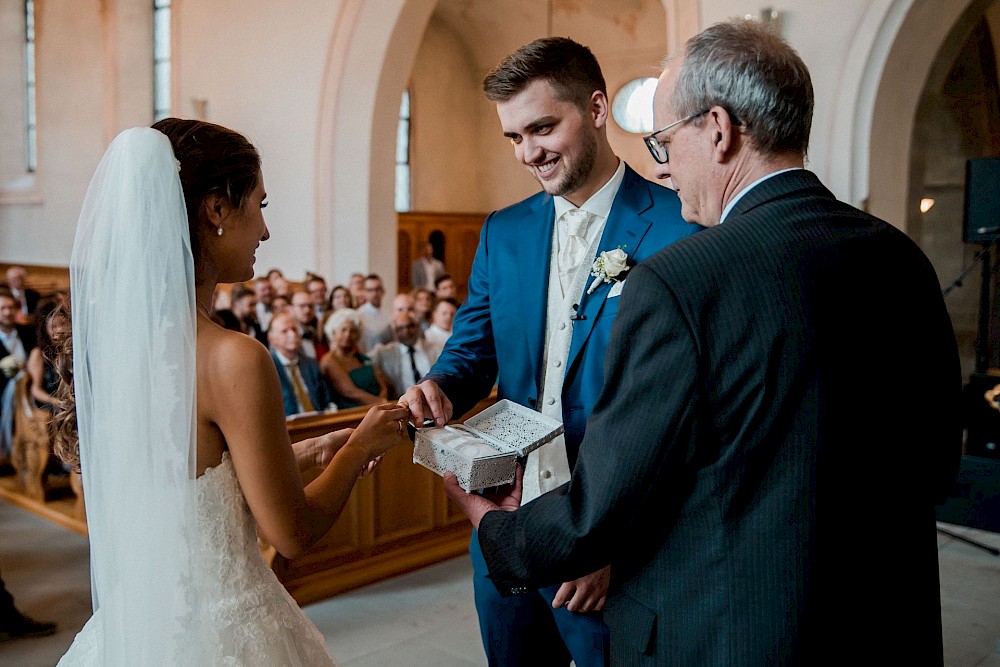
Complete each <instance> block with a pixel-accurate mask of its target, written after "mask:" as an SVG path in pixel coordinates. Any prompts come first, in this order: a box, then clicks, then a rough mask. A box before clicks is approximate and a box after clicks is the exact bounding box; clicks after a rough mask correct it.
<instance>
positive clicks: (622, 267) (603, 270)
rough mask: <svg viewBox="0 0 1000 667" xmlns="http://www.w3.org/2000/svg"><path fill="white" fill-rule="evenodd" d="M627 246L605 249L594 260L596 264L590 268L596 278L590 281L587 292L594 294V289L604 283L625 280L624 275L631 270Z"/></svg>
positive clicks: (591, 273)
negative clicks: (626, 251) (626, 250)
mask: <svg viewBox="0 0 1000 667" xmlns="http://www.w3.org/2000/svg"><path fill="white" fill-rule="evenodd" d="M624 248H625V246H618V247H617V248H615V249H614V250H605V251H604V252H602V253H601V254H599V255H598V256H597V259H595V260H594V266H592V267H591V269H590V275H592V276H594V278H596V280H594V282H592V283H590V287H589V288H587V294H593V293H594V290H596V289H597V288H598V287H600V286H601V285H603V284H604V283H610V282H619V281H622V280H624V278H623V277H622V275H623V274H624V273H625V272H626V271H628V270H629V268H630V267H629V265H628V254H626V253H625V250H624Z"/></svg>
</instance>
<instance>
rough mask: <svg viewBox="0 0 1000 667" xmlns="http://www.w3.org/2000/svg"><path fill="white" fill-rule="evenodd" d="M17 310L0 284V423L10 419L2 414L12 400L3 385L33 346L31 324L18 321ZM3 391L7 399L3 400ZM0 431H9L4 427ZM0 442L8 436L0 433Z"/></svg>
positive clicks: (8, 407)
mask: <svg viewBox="0 0 1000 667" xmlns="http://www.w3.org/2000/svg"><path fill="white" fill-rule="evenodd" d="M20 312H21V310H20V305H19V304H18V302H17V299H15V298H14V295H13V294H11V293H10V291H9V290H8V289H6V288H4V287H0V424H10V423H11V422H10V414H8V415H7V420H4V418H3V417H4V413H5V412H8V411H9V410H10V409H11V406H12V404H13V394H11V393H7V392H6V389H7V385H8V383H9V382H10V381H11V380H12V379H13V378H14V376H15V375H17V372H18V371H19V370H20V369H22V368H24V364H25V362H26V361H27V360H28V354H29V353H30V352H31V350H32V349H34V347H35V327H33V326H29V325H27V324H18V323H17V318H18V313H20ZM5 393H6V395H7V398H8V401H4V400H3V398H4V396H5ZM4 434H5V435H6V436H9V435H10V433H8V432H7V431H6V429H5V430H4ZM0 443H2V444H3V446H4V448H6V447H7V446H8V445H9V443H8V438H7V437H2V436H0ZM4 454H6V452H0V455H4Z"/></svg>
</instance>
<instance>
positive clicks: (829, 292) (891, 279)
mask: <svg viewBox="0 0 1000 667" xmlns="http://www.w3.org/2000/svg"><path fill="white" fill-rule="evenodd" d="M608 349H609V353H608V359H607V367H606V380H605V386H604V390H603V391H602V393H601V396H600V398H599V400H598V403H597V405H596V406H595V409H594V413H593V414H592V416H591V418H590V420H589V422H588V424H587V430H586V436H585V438H584V441H583V443H582V445H581V448H580V455H579V460H578V463H577V465H576V467H575V469H574V471H573V480H572V481H571V482H570V483H569V484H568V485H566V486H564V487H561V488H560V489H557V490H556V491H553V492H552V493H550V494H548V495H546V496H543V497H542V498H539V499H538V500H536V501H534V502H533V503H531V504H529V505H527V506H525V507H523V508H521V509H520V510H519V511H517V512H514V513H507V512H491V513H489V514H487V515H486V516H485V517H484V519H483V522H482V524H481V525H480V532H479V535H480V542H481V544H482V546H483V551H484V553H485V556H486V560H487V562H488V564H489V567H490V572H491V576H492V577H493V579H494V581H495V582H496V583H497V585H498V587H499V588H501V590H504V589H509V588H510V587H514V586H520V585H529V586H538V585H542V584H549V583H554V582H558V581H566V580H567V579H569V578H571V577H574V576H577V575H581V574H583V573H586V572H590V571H592V570H594V569H596V568H597V567H599V566H600V565H601V564H603V563H606V562H608V561H610V562H612V565H613V567H612V590H611V592H610V594H609V599H608V607H607V610H606V613H605V620H606V622H607V623H608V625H609V626H610V628H611V642H612V653H613V659H614V662H615V663H616V664H663V665H775V664H821V663H824V664H852V663H857V662H858V661H860V662H865V663H868V664H890V663H892V664H935V663H940V662H941V659H942V658H941V650H942V649H941V616H940V606H939V605H940V603H939V592H938V572H937V545H936V537H935V523H934V504H935V501H937V500H938V499H940V498H942V497H943V496H944V495H945V492H946V490H947V488H948V485H949V484H950V482H951V480H952V479H953V478H954V475H955V472H956V470H957V466H958V461H959V457H960V447H961V428H960V422H959V396H960V391H961V377H960V370H959V364H958V354H957V349H956V345H955V338H954V335H953V333H952V328H951V323H950V320H949V318H948V314H947V312H946V310H945V306H944V303H943V300H942V298H941V292H940V287H939V285H938V280H937V277H936V276H935V274H934V270H933V268H932V267H931V265H930V263H929V262H928V260H927V258H926V257H925V256H924V255H923V254H922V253H921V252H920V250H919V249H918V248H917V246H916V245H915V244H914V243H912V242H911V241H910V240H909V239H908V238H907V237H906V236H905V235H904V234H902V233H901V232H899V231H898V230H896V229H894V228H892V227H890V226H889V225H887V224H885V223H884V222H881V221H879V220H877V219H875V218H873V217H871V216H869V215H866V214H864V213H862V212H860V211H857V210H856V209H853V208H851V207H849V206H847V205H845V204H843V203H840V202H838V201H836V199H835V198H834V197H833V195H832V194H831V193H830V192H829V191H828V190H827V189H826V188H824V187H823V186H822V185H821V184H820V182H819V180H818V179H817V178H816V177H815V176H814V175H813V174H812V173H810V172H807V171H793V172H788V173H784V174H779V175H777V176H775V177H773V178H771V179H769V180H767V181H765V182H764V183H762V184H760V185H759V186H757V187H756V188H754V189H753V190H752V191H750V192H749V193H747V195H746V196H745V197H744V198H743V199H741V200H740V201H739V202H738V203H737V205H736V206H735V208H734V210H733V211H732V213H731V215H730V217H729V218H728V219H727V220H726V222H725V223H724V224H722V225H721V226H717V227H713V228H711V229H709V230H707V231H705V232H703V233H701V234H697V235H695V236H692V237H691V238H689V239H685V240H683V241H681V242H679V243H676V244H674V245H671V246H669V247H667V248H666V249H664V250H663V251H661V252H660V253H658V254H657V255H655V256H654V257H653V258H651V259H650V260H649V261H647V262H645V263H644V264H642V265H640V266H639V267H637V268H636V269H634V270H633V271H632V273H631V274H630V276H629V280H628V283H627V285H626V287H625V292H624V294H623V296H622V304H621V309H620V312H619V315H618V320H617V322H616V324H615V328H614V330H613V332H612V338H611V342H610V345H609V348H608ZM890 623H891V626H892V627H896V628H905V631H904V633H903V634H902V635H900V636H899V637H898V640H894V639H893V638H892V635H891V633H888V632H887V628H888V627H890V625H889V624H890ZM883 660H887V661H888V662H884V663H883V662H882V661H883Z"/></svg>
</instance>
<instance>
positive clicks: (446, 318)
mask: <svg viewBox="0 0 1000 667" xmlns="http://www.w3.org/2000/svg"><path fill="white" fill-rule="evenodd" d="M456 312H458V302H457V301H455V300H454V299H439V300H438V302H437V303H436V304H434V311H433V312H432V313H431V325H430V326H429V327H427V331H425V332H424V338H426V339H427V340H429V341H430V342H432V343H437V344H438V345H440V346H441V347H444V344H445V343H446V342H448V338H450V337H451V323H452V321H453V320H454V319H455V313H456Z"/></svg>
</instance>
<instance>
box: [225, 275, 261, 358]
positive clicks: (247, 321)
mask: <svg viewBox="0 0 1000 667" xmlns="http://www.w3.org/2000/svg"><path fill="white" fill-rule="evenodd" d="M229 303H230V306H229V308H226V309H224V310H217V311H215V314H216V316H218V318H219V319H220V320H222V326H224V327H225V328H227V329H230V330H232V331H239V332H241V333H245V334H246V335H248V336H253V337H254V338H256V339H257V340H259V341H260V342H261V344H263V345H267V331H266V330H265V329H264V328H263V327H261V326H260V322H258V321H257V294H256V293H255V292H254V290H252V289H251V288H249V287H247V286H246V285H243V284H240V285H233V289H232V290H231V291H230V292H229Z"/></svg>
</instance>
